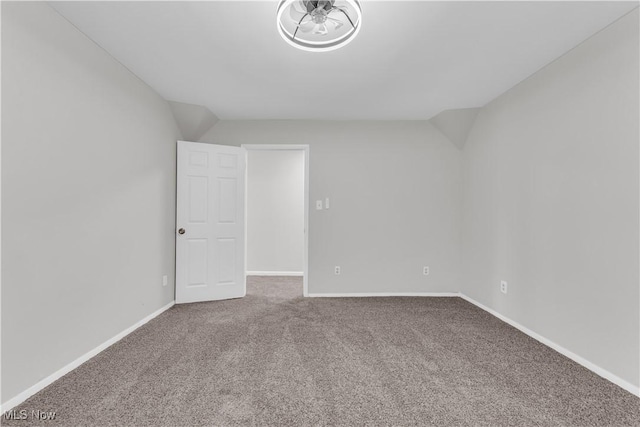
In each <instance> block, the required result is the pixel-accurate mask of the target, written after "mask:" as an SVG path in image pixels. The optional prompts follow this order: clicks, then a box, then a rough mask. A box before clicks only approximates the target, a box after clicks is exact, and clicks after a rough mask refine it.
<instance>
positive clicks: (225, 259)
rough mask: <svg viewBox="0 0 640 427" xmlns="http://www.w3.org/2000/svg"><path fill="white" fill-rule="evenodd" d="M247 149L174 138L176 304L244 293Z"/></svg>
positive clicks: (239, 295) (226, 297)
mask: <svg viewBox="0 0 640 427" xmlns="http://www.w3.org/2000/svg"><path fill="white" fill-rule="evenodd" d="M245 167H246V151H245V149H244V148H240V147H231V146H225V145H213V144H203V143H197V142H186V141H178V170H177V210H176V233H177V234H176V303H186V302H197V301H211V300H221V299H228V298H239V297H243V296H244V295H245V293H246V276H245V267H244V255H245V253H244V244H245V234H244V233H245V230H244V228H245V220H244V202H245V197H244V191H245V184H244V179H245Z"/></svg>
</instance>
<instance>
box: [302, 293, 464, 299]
mask: <svg viewBox="0 0 640 427" xmlns="http://www.w3.org/2000/svg"><path fill="white" fill-rule="evenodd" d="M308 296H309V297H311V298H364V297H459V296H460V294H459V293H458V292H356V293H326V294H325V293H322V294H309V295H308Z"/></svg>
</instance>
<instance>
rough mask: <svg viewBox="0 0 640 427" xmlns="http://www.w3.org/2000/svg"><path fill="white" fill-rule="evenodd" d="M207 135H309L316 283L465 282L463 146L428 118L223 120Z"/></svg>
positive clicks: (243, 140) (381, 286)
mask: <svg viewBox="0 0 640 427" xmlns="http://www.w3.org/2000/svg"><path fill="white" fill-rule="evenodd" d="M202 140H203V141H208V142H214V143H217V144H228V145H241V144H309V146H310V148H309V150H310V154H309V161H310V165H309V174H310V175H309V186H310V193H309V199H310V204H311V209H310V211H309V292H310V293H312V294H313V293H363V292H366V293H372V292H457V291H458V290H459V288H460V284H459V274H460V250H461V249H460V239H461V237H460V225H461V218H460V217H461V204H462V199H461V195H462V192H461V191H462V190H461V170H460V166H461V160H462V156H461V153H460V151H459V150H458V149H457V148H456V147H455V146H454V145H453V144H451V143H450V142H449V141H448V140H447V139H446V138H445V137H444V136H443V135H442V134H441V133H440V132H439V131H438V130H436V129H435V128H434V127H433V126H432V125H431V124H429V123H427V122H420V121H414V122H412V121H406V122H403V121H399V122H344V121H343V122H340V121H331V122H323V121H225V120H222V121H220V122H218V124H216V126H215V127H214V128H212V129H211V130H210V131H209V132H208V133H207V134H206V135H205V136H204V137H203V139H202ZM326 197H329V198H330V201H331V207H330V209H329V210H322V211H318V210H315V208H314V206H315V200H319V199H325V198H326ZM336 265H339V266H340V267H341V268H342V274H341V275H340V276H335V275H334V273H333V271H334V266H336ZM424 265H428V266H429V267H430V268H431V274H430V275H429V276H423V274H422V267H423V266H424Z"/></svg>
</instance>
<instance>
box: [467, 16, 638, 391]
mask: <svg viewBox="0 0 640 427" xmlns="http://www.w3.org/2000/svg"><path fill="white" fill-rule="evenodd" d="M638 61H639V58H638V10H637V9H636V10H635V11H634V12H632V13H631V14H629V15H627V16H626V17H624V18H622V19H621V20H619V21H618V22H617V23H615V24H613V25H612V26H610V27H608V28H607V29H605V30H604V31H602V32H600V33H599V34H597V35H595V36H594V37H592V38H591V39H589V40H587V41H586V42H584V43H583V44H581V45H580V46H578V47H577V48H575V49H574V50H572V51H571V52H569V53H568V54H567V55H565V56H563V57H561V58H560V59H558V60H557V61H555V62H553V63H552V64H550V65H549V66H547V67H546V68H544V69H543V70H541V71H539V72H538V73H536V74H535V75H533V76H532V77H530V78H529V79H527V80H526V81H524V82H522V83H521V84H519V85H518V86H516V87H515V88H513V89H511V90H509V91H508V92H507V93H505V94H504V95H502V96H500V97H499V98H498V99H496V100H494V101H493V102H491V103H490V104H489V105H487V106H485V107H484V108H483V109H482V110H481V112H480V113H479V115H478V117H477V120H476V123H475V126H474V128H473V129H472V131H471V134H470V137H469V140H468V141H467V143H466V146H465V148H464V167H463V170H464V209H463V212H464V219H463V223H464V240H463V248H464V256H463V258H464V271H465V274H464V280H463V281H462V283H463V288H462V291H463V292H464V293H465V294H467V295H469V296H470V297H472V298H473V299H475V300H477V301H479V302H481V303H483V304H485V305H487V306H489V307H490V308H492V309H494V310H496V311H498V312H499V313H501V314H503V315H505V316H507V317H509V318H511V319H513V320H515V321H516V322H518V323H520V324H522V325H524V326H525V327H527V328H529V329H531V330H533V331H534V332H537V333H539V334H541V335H542V336H544V337H546V338H548V339H550V340H552V341H554V342H555V343H557V344H559V345H561V346H563V347H565V348H567V349H568V350H570V351H572V352H574V353H576V354H578V355H580V356H582V357H584V358H585V359H587V360H589V361H590V362H592V363H595V364H596V365H598V366H600V367H602V368H604V369H606V370H608V371H610V372H612V373H613V374H615V375H617V376H619V377H621V378H622V379H624V380H626V381H628V382H629V383H631V384H634V385H636V386H638V383H639V381H638V375H639V373H638V366H639V363H640V361H639V354H640V345H639V336H640V331H639V329H638V325H639V321H640V319H639V311H638V310H639V308H638V301H639V297H640V295H639V289H638V283H639V277H638V267H639V266H638V256H639V253H638V236H639V230H638V213H639V212H638V196H639V186H638V179H639V176H638V155H639V153H638V141H639V138H640V135H639V132H638V115H639V111H638V91H639V87H638V75H639V69H638ZM500 280H506V281H507V282H508V284H509V288H508V293H507V295H504V294H501V293H500V290H499V283H500Z"/></svg>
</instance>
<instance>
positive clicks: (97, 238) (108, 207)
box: [2, 2, 179, 402]
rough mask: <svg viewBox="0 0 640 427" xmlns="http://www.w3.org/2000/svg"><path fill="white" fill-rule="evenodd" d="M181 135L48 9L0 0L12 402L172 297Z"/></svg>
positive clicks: (166, 114) (5, 346)
mask: <svg viewBox="0 0 640 427" xmlns="http://www.w3.org/2000/svg"><path fill="white" fill-rule="evenodd" d="M178 138H179V132H178V131H177V127H176V125H175V122H174V120H173V118H172V115H171V112H170V110H169V107H168V105H167V103H166V102H165V101H164V100H163V99H161V98H160V97H159V96H158V95H157V94H156V93H155V92H154V91H153V90H151V89H150V88H149V87H148V86H146V85H145V84H144V83H142V82H141V81H140V80H138V79H137V78H136V77H135V76H133V75H132V74H131V73H130V72H128V71H127V70H126V69H125V68H124V67H122V66H121V65H120V64H119V63H117V62H116V61H115V60H114V59H113V58H112V57H110V56H109V55H108V54H107V53H106V52H104V51H103V50H102V49H100V48H99V47H98V46H96V45H95V44H94V43H92V42H91V41H89V40H88V39H87V38H86V37H85V36H83V35H82V34H81V33H80V32H78V31H77V30H76V29H75V28H74V27H73V26H71V25H70V24H69V23H68V22H67V21H66V20H65V19H63V18H62V17H60V16H59V15H58V14H57V13H56V12H55V11H53V10H52V9H51V8H50V7H49V6H47V5H44V4H42V3H7V2H3V3H2V209H3V211H2V399H3V401H4V402H6V401H7V400H9V399H11V398H13V397H14V396H16V395H17V394H18V393H20V392H22V391H24V390H25V389H26V388H28V387H30V386H32V385H34V384H35V383H36V382H38V381H39V380H41V379H43V378H45V377H47V376H48V375H50V374H52V373H53V372H55V371H56V370H58V369H60V368H62V367H63V366H65V365H66V364H68V363H70V362H72V361H73V360H75V359H76V358H78V357H79V356H81V355H83V354H84V353H86V352H87V351H89V350H91V349H93V348H95V347H96V346H98V345H99V344H102V343H103V342H105V341H106V340H108V339H109V338H111V337H113V336H114V335H116V334H118V333H119V332H121V331H123V330H124V329H126V328H127V327H129V326H131V325H133V324H135V323H136V322H137V321H139V320H141V319H143V318H144V317H145V316H147V315H149V314H150V313H152V312H154V311H156V310H158V309H159V308H160V307H162V306H164V305H166V304H167V303H169V302H170V301H172V300H173V295H174V285H173V277H174V212H175V150H176V148H175V141H176V139H178ZM164 274H166V275H168V276H169V285H168V286H166V287H162V275H164Z"/></svg>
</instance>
